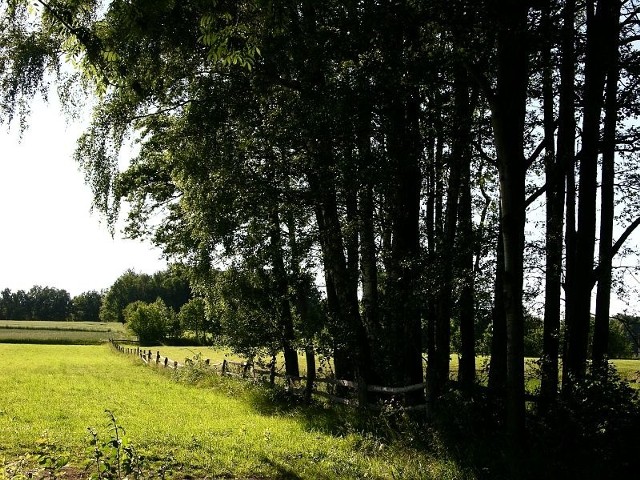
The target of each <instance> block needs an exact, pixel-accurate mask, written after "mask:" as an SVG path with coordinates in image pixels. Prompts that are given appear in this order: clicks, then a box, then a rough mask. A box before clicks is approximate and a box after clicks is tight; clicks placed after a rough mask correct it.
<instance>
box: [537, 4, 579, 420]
mask: <svg viewBox="0 0 640 480" xmlns="http://www.w3.org/2000/svg"><path fill="white" fill-rule="evenodd" d="M571 4H572V1H571V0H570V1H568V2H567V3H566V4H565V7H564V11H563V19H564V25H563V28H562V49H563V50H562V51H563V53H562V64H561V67H560V68H561V85H560V113H559V116H560V118H559V132H558V150H559V153H558V155H557V156H556V155H555V148H554V134H555V127H554V123H555V121H554V112H553V105H554V96H553V77H552V75H553V65H552V60H551V39H550V37H551V32H552V29H553V25H552V22H551V18H550V16H551V12H550V9H551V5H550V2H548V3H547V4H546V5H545V10H544V12H543V30H544V31H543V33H544V35H545V37H547V39H548V40H547V44H546V45H545V46H544V51H543V63H544V66H543V68H544V72H543V95H544V99H543V101H544V125H545V128H544V129H545V133H544V134H545V150H546V152H545V175H546V182H547V192H546V194H547V211H546V222H547V230H546V274H545V301H544V330H543V352H542V379H541V388H540V408H541V410H546V409H547V408H548V407H549V406H550V405H552V404H555V402H556V398H557V393H558V371H559V365H558V356H559V353H560V297H561V293H562V245H563V230H562V229H563V227H564V197H565V186H564V185H565V184H564V182H565V174H564V172H565V169H564V165H565V164H566V163H567V162H568V161H569V162H572V161H573V158H572V157H573V145H574V132H575V125H574V122H575V121H574V120H573V118H574V109H573V88H574V87H573V83H574V75H575V74H574V64H573V30H574V26H573V21H574V12H573V8H574V6H573V5H571ZM567 157H569V159H568V160H567Z"/></svg>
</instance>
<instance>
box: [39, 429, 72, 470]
mask: <svg viewBox="0 0 640 480" xmlns="http://www.w3.org/2000/svg"><path fill="white" fill-rule="evenodd" d="M36 443H37V445H38V452H37V455H38V457H37V458H38V464H39V465H40V466H41V467H42V468H43V469H44V477H46V478H49V479H56V478H60V477H61V476H64V472H63V470H62V469H63V468H64V467H66V466H67V464H68V463H69V455H68V454H65V453H64V452H62V453H60V452H57V451H56V449H55V447H54V445H53V444H52V443H51V441H50V440H49V433H48V432H47V431H45V432H44V433H43V434H42V436H41V437H40V438H39V439H38V441H37V442H36Z"/></svg>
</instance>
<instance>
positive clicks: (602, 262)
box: [592, 2, 620, 379]
mask: <svg viewBox="0 0 640 480" xmlns="http://www.w3.org/2000/svg"><path fill="white" fill-rule="evenodd" d="M615 3H616V5H617V10H616V11H615V12H614V13H613V14H612V16H613V17H614V18H618V17H619V16H620V3H619V2H615ZM616 26H617V21H616ZM618 35H619V32H618V30H617V29H616V40H617V38H618ZM618 55H619V54H618V43H617V41H616V42H612V44H611V49H610V51H609V54H608V55H607V58H608V59H609V61H610V64H609V67H608V71H607V82H606V99H605V105H604V107H605V118H604V134H603V138H602V150H603V152H602V183H601V191H600V196H601V204H600V244H599V253H598V257H599V262H598V272H599V275H598V278H597V281H598V287H597V290H596V318H595V326H594V331H593V355H592V358H593V367H594V371H595V372H596V373H597V374H598V375H600V376H601V377H602V378H604V379H606V376H607V372H608V369H607V354H608V350H609V309H610V304H611V262H612V256H613V250H612V247H613V220H614V218H613V217H614V208H615V203H614V202H615V195H614V181H615V151H616V123H617V120H618V100H617V97H618V79H619V78H620V70H619V66H618Z"/></svg>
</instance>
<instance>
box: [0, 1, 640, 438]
mask: <svg viewBox="0 0 640 480" xmlns="http://www.w3.org/2000/svg"><path fill="white" fill-rule="evenodd" d="M28 3H29V2H26V1H23V0H11V1H9V2H7V4H6V6H4V7H2V10H1V14H0V27H1V28H0V32H2V33H1V34H0V51H2V55H0V72H2V73H0V85H1V86H2V92H1V93H0V96H1V102H0V105H1V106H2V107H3V110H4V112H5V113H6V114H7V115H8V117H7V118H9V119H10V118H12V115H13V114H15V113H25V112H26V111H28V100H29V99H30V98H31V97H32V96H33V95H34V94H35V93H36V92H37V91H39V90H40V89H41V88H43V86H44V85H47V81H48V79H49V77H48V75H50V74H56V75H58V78H59V80H61V82H60V85H61V88H60V93H61V96H62V98H63V100H67V101H68V103H72V100H74V99H75V98H76V96H75V93H74V92H76V91H77V90H75V89H82V88H88V89H90V90H91V91H92V92H93V93H95V95H96V97H95V98H96V105H95V109H94V110H95V111H94V115H93V117H92V123H91V125H90V127H89V128H88V129H87V132H86V133H85V134H84V135H83V136H82V137H81V138H80V140H79V144H78V150H77V159H78V161H79V162H80V165H81V166H82V168H83V169H84V171H85V172H86V175H87V181H88V183H89V184H90V185H91V186H92V188H93V191H94V197H95V206H96V207H97V208H98V209H100V210H101V211H103V212H104V213H105V214H106V216H107V218H108V219H109V221H110V222H113V221H114V219H115V218H116V217H117V214H118V211H119V206H120V202H121V201H122V200H125V201H127V202H128V203H129V204H130V207H131V209H130V214H129V217H128V227H127V232H128V234H129V235H130V236H132V237H141V236H148V237H149V238H151V240H152V241H154V242H155V243H156V244H157V245H159V246H160V247H161V248H163V249H164V251H165V253H166V254H167V255H168V256H172V257H174V258H176V259H178V260H181V261H183V262H184V263H186V264H188V265H190V267H192V274H193V280H194V282H193V286H194V289H195V290H196V292H197V293H198V294H200V295H202V296H204V297H205V298H207V299H208V300H209V304H210V305H211V308H219V309H221V310H220V314H221V315H227V316H228V317H229V318H230V319H235V320H238V321H239V320H242V321H245V322H247V323H249V324H253V323H257V322H258V321H259V319H258V318H256V317H253V316H251V315H250V314H249V312H250V311H254V310H255V308H254V309H249V308H248V307H247V304H248V303H249V304H251V302H254V303H253V304H254V306H256V308H257V307H259V309H262V311H263V312H264V314H265V315H268V316H267V317H262V316H261V317H260V318H269V319H271V321H270V323H269V325H271V326H272V328H271V329H270V330H269V335H268V336H267V338H268V339H270V340H271V345H274V346H277V348H279V349H281V350H283V351H284V353H285V359H286V368H287V373H289V374H292V375H295V374H297V372H298V365H297V361H298V360H297V356H296V354H295V346H296V345H304V346H305V348H307V350H309V351H310V350H311V349H312V348H313V346H314V342H317V339H318V336H319V335H325V336H326V338H327V341H326V343H327V344H329V345H330V346H331V356H332V357H333V360H334V365H335V373H336V375H337V376H339V377H341V378H347V379H353V378H361V379H363V380H364V381H365V382H368V383H378V384H379V383H383V384H388V385H406V384H414V383H419V382H422V381H423V379H424V376H425V372H424V371H423V354H424V353H425V352H426V356H427V359H428V362H427V371H426V378H427V381H428V385H429V388H428V392H429V397H430V398H429V400H430V401H431V403H432V405H434V406H437V404H438V400H439V398H440V395H441V394H442V393H443V392H444V391H445V390H446V387H447V384H448V382H449V362H450V357H451V339H452V335H454V328H455V333H456V336H458V338H459V339H460V344H459V345H460V350H459V354H460V370H459V379H460V385H461V387H462V388H463V389H464V390H466V391H471V389H472V387H473V385H474V382H475V372H476V368H475V357H476V345H477V333H478V332H479V331H483V330H485V329H486V327H487V326H488V325H491V332H492V337H491V365H490V376H489V387H490V391H491V392H492V395H494V396H495V397H496V398H498V399H501V400H503V401H504V403H501V402H498V403H496V405H503V404H504V405H505V409H504V411H502V410H501V411H500V414H501V415H503V417H504V419H505V422H506V425H507V427H508V431H509V432H510V434H511V435H512V436H513V437H514V438H515V439H518V440H519V439H521V438H522V437H523V432H524V427H525V412H526V410H525V395H524V392H525V377H524V364H523V357H524V348H525V344H524V339H525V311H526V309H527V308H530V309H531V308H533V306H534V303H533V302H532V301H531V300H532V298H535V295H533V296H532V295H531V293H532V292H531V289H532V288H534V287H536V286H540V287H541V292H542V296H543V297H544V301H543V303H544V306H543V310H544V327H543V329H544V332H543V337H544V340H543V352H542V389H541V403H540V407H541V411H543V412H544V411H547V410H549V409H552V408H553V405H554V404H555V403H556V402H557V401H558V399H559V392H560V391H563V392H564V393H565V394H566V395H567V396H571V395H572V393H573V390H574V387H575V386H576V385H579V384H580V382H581V381H582V379H584V378H585V377H586V375H587V363H588V362H587V360H588V358H589V357H590V355H592V358H593V364H594V373H595V374H596V375H600V376H602V377H604V378H606V376H607V375H608V370H607V368H606V360H607V356H608V345H609V325H610V322H609V317H610V313H609V310H610V293H611V289H612V285H613V283H614V281H615V275H614V269H613V264H614V263H613V259H614V257H616V256H620V255H622V254H624V253H628V252H625V249H624V248H623V246H624V245H625V242H626V240H627V239H628V238H629V236H630V235H631V233H632V232H633V231H634V229H635V228H636V227H637V226H638V225H639V224H640V217H639V216H638V211H637V206H638V205H640V202H638V201H637V193H638V191H637V188H635V186H636V185H637V181H636V180H637V171H638V169H637V167H636V163H635V162H636V161H637V151H636V144H637V142H636V140H637V135H638V131H637V122H635V120H636V119H637V115H638V109H639V107H640V103H639V101H638V100H639V99H638V95H637V92H638V89H637V88H636V86H637V84H638V82H639V80H640V79H639V76H638V73H640V70H639V69H638V66H639V64H638V60H639V59H640V57H639V56H638V50H637V48H636V43H637V42H636V38H637V34H638V29H639V27H640V20H639V19H638V12H639V11H640V5H638V3H637V2H636V0H624V1H621V0H585V1H581V2H578V1H576V0H536V1H533V0H531V1H523V0H491V1H489V0H487V1H470V0H455V1H446V2H443V1H438V0H434V1H431V2H412V1H408V0H406V1H405V0H401V1H386V0H383V1H373V0H372V1H369V0H366V1H325V2H314V1H312V0H301V1H290V0H278V1H270V2H263V1H260V0H256V1H235V0H234V1H224V0H221V1H217V2H210V1H205V0H185V1H180V2H174V1H160V2H159V1H150V0H135V1H120V0H112V1H105V2H100V1H91V0H80V1H78V0H38V1H36V2H35V4H36V5H38V8H37V9H36V10H35V11H34V10H29V9H28V8H27V5H28ZM66 60H71V61H72V62H71V63H72V65H73V66H72V67H64V68H60V65H61V64H62V63H64V62H65V61H66ZM128 135H134V136H135V138H138V139H139V141H140V150H139V153H138V154H137V155H136V156H135V157H134V158H132V159H131V163H130V165H129V167H128V168H126V169H125V170H124V171H120V170H119V168H118V166H119V159H118V153H119V151H120V148H121V146H122V145H123V143H124V142H125V141H126V138H127V136H128ZM540 205H543V206H544V209H539V208H537V207H538V206H540ZM541 211H544V212H545V213H544V214H542V213H539V212H541ZM158 218H161V219H162V221H160V222H159V221H158ZM534 227H535V228H534ZM597 229H599V231H598V230H597ZM614 233H615V235H614ZM616 236H617V238H616ZM221 262H222V263H224V264H225V265H227V266H229V268H228V269H227V268H225V274H224V275H227V276H228V278H227V280H228V281H225V282H219V281H217V279H218V277H219V272H218V271H217V270H216V269H215V268H214V266H217V265H219V264H220V263H221ZM316 269H320V271H321V272H322V273H323V276H324V277H323V279H322V280H321V283H322V284H323V287H322V290H323V292H324V293H323V295H324V296H325V298H326V315H327V320H326V323H325V324H324V326H323V328H319V326H318V324H317V322H316V321H315V318H316V317H317V316H316V315H315V313H314V312H316V311H317V309H316V308H315V306H314V304H315V303H316V300H315V297H314V295H313V291H314V287H313V285H314V282H313V281H312V280H313V279H314V277H315V276H314V272H315V271H316ZM539 272H542V274H539ZM536 282H539V283H536ZM230 283H231V284H233V283H235V284H236V285H239V286H241V287H242V288H241V289H236V290H232V292H237V291H241V292H243V294H242V296H240V297H238V298H234V296H233V294H232V293H231V292H225V291H224V285H228V284H230ZM221 289H222V290H221ZM594 291H595V294H596V308H595V326H594V333H593V335H592V336H591V337H590V335H589V325H590V317H591V300H592V295H593V293H594ZM562 300H563V301H564V302H563V303H562ZM563 307H564V308H563ZM243 311H244V312H246V314H245V313H243ZM590 338H592V341H591V343H589V339H590ZM265 343H266V342H265ZM560 358H562V361H563V370H562V383H561V384H559V383H558V378H559V368H560ZM374 359H375V361H374ZM408 401H409V402H413V401H420V398H419V396H418V395H416V396H415V397H414V398H409V399H408Z"/></svg>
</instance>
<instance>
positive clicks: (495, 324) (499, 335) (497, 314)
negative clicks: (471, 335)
mask: <svg viewBox="0 0 640 480" xmlns="http://www.w3.org/2000/svg"><path fill="white" fill-rule="evenodd" d="M499 228H500V229H499V231H498V241H497V244H496V278H495V283H494V290H493V291H494V294H493V311H492V335H491V360H490V364H489V391H490V392H491V395H492V396H493V397H494V398H495V399H497V400H499V401H500V402H504V400H505V393H506V392H505V386H506V384H507V317H506V315H505V306H504V242H503V239H502V226H500V227H499Z"/></svg>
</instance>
